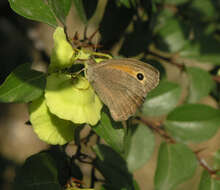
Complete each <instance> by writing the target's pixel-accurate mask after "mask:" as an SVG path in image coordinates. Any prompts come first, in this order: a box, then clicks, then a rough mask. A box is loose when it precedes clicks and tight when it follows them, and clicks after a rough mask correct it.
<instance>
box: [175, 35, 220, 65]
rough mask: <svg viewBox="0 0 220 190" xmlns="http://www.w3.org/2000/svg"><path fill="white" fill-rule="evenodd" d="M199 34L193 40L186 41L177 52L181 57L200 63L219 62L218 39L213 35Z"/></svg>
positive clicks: (219, 47)
mask: <svg viewBox="0 0 220 190" xmlns="http://www.w3.org/2000/svg"><path fill="white" fill-rule="evenodd" d="M213 35H214V34H211V35H209V36H206V35H201V36H200V38H198V39H197V40H195V41H191V42H189V43H187V44H186V45H185V46H184V47H183V49H182V50H181V51H180V52H179V55H180V56H181V57H182V58H188V59H194V60H197V61H200V62H201V63H203V62H204V63H210V64H218V65H219V64H220V41H219V40H218V39H215V38H214V37H213Z"/></svg>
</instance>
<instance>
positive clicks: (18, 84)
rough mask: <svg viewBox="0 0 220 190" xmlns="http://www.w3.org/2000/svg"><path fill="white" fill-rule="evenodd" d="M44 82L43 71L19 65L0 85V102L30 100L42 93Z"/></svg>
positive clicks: (27, 65)
mask: <svg viewBox="0 0 220 190" xmlns="http://www.w3.org/2000/svg"><path fill="white" fill-rule="evenodd" d="M45 84H46V76H45V73H42V72H39V71H35V70H31V68H30V64H23V65H20V66H18V67H17V68H16V69H15V70H14V71H13V72H12V73H11V74H10V75H9V76H8V77H7V78H6V80H5V82H4V83H3V84H2V85H1V86H0V102H30V101H32V100H34V99H36V98H38V97H40V96H41V95H42V94H43V91H44V88H45Z"/></svg>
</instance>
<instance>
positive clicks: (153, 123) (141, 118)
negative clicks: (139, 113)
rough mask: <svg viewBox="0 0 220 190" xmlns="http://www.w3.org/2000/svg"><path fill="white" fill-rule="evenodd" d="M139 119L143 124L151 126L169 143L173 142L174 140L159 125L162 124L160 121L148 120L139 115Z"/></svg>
mask: <svg viewBox="0 0 220 190" xmlns="http://www.w3.org/2000/svg"><path fill="white" fill-rule="evenodd" d="M139 120H140V121H141V122H142V123H144V124H145V125H147V126H149V127H151V128H152V129H153V130H155V131H156V132H157V133H158V134H159V135H160V136H162V137H163V138H165V140H166V141H168V142H169V143H172V144H175V143H176V141H175V140H174V139H173V138H172V137H170V136H169V135H168V134H167V133H166V131H164V130H163V129H162V128H161V126H162V124H161V123H160V122H156V121H149V120H147V119H145V118H143V117H140V118H139Z"/></svg>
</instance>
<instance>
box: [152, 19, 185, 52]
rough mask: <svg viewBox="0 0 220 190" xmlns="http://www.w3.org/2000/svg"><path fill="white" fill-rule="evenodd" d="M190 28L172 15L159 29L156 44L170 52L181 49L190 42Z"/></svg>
mask: <svg viewBox="0 0 220 190" xmlns="http://www.w3.org/2000/svg"><path fill="white" fill-rule="evenodd" d="M188 35H189V28H188V27H187V25H186V24H184V23H183V22H181V21H180V20H178V19H176V18H174V17H171V18H170V19H167V20H166V22H164V24H163V26H162V27H160V30H158V38H157V41H156V45H157V47H158V48H159V49H161V50H164V51H168V52H177V51H179V50H181V49H182V48H183V47H184V46H185V45H186V43H187V42H188Z"/></svg>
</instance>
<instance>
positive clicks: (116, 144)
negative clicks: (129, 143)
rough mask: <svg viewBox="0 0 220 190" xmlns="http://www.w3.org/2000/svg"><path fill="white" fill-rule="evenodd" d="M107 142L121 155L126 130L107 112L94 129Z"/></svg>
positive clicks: (102, 115)
mask: <svg viewBox="0 0 220 190" xmlns="http://www.w3.org/2000/svg"><path fill="white" fill-rule="evenodd" d="M92 130H93V131H95V132H96V134H97V135H99V136H100V137H101V138H102V139H104V140H105V142H106V143H107V144H108V145H109V146H111V147H112V148H113V149H114V150H115V151H117V152H118V153H121V152H122V150H123V148H124V147H123V138H124V129H123V128H122V126H121V123H116V122H114V121H113V120H112V119H110V117H108V115H107V114H106V113H105V112H102V114H101V120H100V121H99V123H98V124H97V125H96V126H94V127H92Z"/></svg>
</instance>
